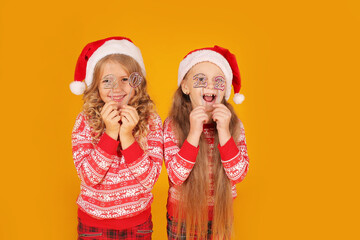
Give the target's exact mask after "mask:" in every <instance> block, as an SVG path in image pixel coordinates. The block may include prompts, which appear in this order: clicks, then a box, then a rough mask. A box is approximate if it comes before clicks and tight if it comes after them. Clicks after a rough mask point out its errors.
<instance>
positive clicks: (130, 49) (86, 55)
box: [70, 37, 146, 95]
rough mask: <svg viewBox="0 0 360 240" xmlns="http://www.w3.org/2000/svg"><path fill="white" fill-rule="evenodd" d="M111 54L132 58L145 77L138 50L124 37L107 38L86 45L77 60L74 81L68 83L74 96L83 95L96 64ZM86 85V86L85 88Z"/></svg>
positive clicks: (90, 81) (91, 79)
mask: <svg viewBox="0 0 360 240" xmlns="http://www.w3.org/2000/svg"><path fill="white" fill-rule="evenodd" d="M111 54H124V55H128V56H130V57H132V58H134V59H135V60H136V61H137V62H138V64H139V65H140V67H141V71H142V74H143V75H144V76H145V75H146V71H145V65H144V61H143V58H142V55H141V52H140V49H139V48H138V47H136V46H135V45H134V43H133V42H132V41H131V40H130V39H129V38H125V37H109V38H105V39H101V40H98V41H95V42H91V43H89V44H87V45H86V46H85V47H84V48H83V50H82V51H81V54H80V56H79V58H78V60H77V63H76V67H75V75H74V81H73V82H72V83H70V90H71V92H72V93H74V94H76V95H81V94H83V93H84V91H85V88H86V86H88V87H89V86H90V85H91V83H92V82H93V74H94V69H95V66H96V63H97V62H99V61H100V60H101V59H102V58H104V57H106V56H107V55H111ZM85 84H86V86H85Z"/></svg>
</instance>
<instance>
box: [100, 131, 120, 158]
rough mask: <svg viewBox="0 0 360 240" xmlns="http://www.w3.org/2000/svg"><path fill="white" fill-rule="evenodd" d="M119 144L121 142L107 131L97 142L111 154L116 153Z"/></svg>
mask: <svg viewBox="0 0 360 240" xmlns="http://www.w3.org/2000/svg"><path fill="white" fill-rule="evenodd" d="M118 145H119V142H118V141H116V140H114V139H113V138H112V137H110V136H109V135H107V134H106V133H103V135H102V136H101V138H100V140H99V142H98V144H97V146H98V147H100V148H101V149H102V150H104V151H105V152H106V153H108V154H111V155H116V152H117V147H118Z"/></svg>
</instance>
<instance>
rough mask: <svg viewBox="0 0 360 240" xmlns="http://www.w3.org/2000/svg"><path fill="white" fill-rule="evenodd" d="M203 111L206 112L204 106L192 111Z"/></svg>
mask: <svg viewBox="0 0 360 240" xmlns="http://www.w3.org/2000/svg"><path fill="white" fill-rule="evenodd" d="M201 110H204V111H205V107H204V106H203V105H199V106H197V107H195V108H194V109H193V110H192V111H193V112H194V111H201Z"/></svg>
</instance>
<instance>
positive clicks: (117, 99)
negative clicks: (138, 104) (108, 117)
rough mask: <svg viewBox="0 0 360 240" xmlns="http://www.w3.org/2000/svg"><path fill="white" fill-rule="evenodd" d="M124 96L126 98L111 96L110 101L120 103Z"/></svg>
mask: <svg viewBox="0 0 360 240" xmlns="http://www.w3.org/2000/svg"><path fill="white" fill-rule="evenodd" d="M125 96H126V94H125V95H113V96H112V99H113V101H115V102H121V101H122V100H123V99H124V98H125ZM110 98H111V96H110Z"/></svg>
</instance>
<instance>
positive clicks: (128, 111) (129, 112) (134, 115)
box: [121, 107, 139, 122]
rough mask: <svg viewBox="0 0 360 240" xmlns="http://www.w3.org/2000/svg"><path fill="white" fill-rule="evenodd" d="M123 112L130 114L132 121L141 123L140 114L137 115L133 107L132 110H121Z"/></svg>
mask: <svg viewBox="0 0 360 240" xmlns="http://www.w3.org/2000/svg"><path fill="white" fill-rule="evenodd" d="M121 111H124V112H126V113H128V114H130V115H131V117H132V119H133V120H134V121H135V122H138V121H139V114H138V113H137V111H136V109H135V108H133V107H130V108H124V109H121Z"/></svg>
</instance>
